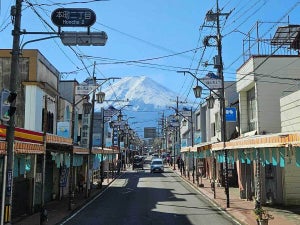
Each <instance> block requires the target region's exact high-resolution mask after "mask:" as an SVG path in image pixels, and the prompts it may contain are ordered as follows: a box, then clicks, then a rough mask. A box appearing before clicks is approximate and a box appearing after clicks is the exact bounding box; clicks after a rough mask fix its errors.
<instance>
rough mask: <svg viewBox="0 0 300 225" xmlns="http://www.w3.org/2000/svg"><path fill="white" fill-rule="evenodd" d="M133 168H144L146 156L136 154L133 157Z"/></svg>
mask: <svg viewBox="0 0 300 225" xmlns="http://www.w3.org/2000/svg"><path fill="white" fill-rule="evenodd" d="M132 169H133V170H135V169H142V170H143V169H144V157H143V156H139V155H136V156H134V157H133V162H132Z"/></svg>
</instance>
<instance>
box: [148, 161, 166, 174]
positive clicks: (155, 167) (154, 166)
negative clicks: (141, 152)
mask: <svg viewBox="0 0 300 225" xmlns="http://www.w3.org/2000/svg"><path fill="white" fill-rule="evenodd" d="M150 172H151V173H154V172H164V163H163V160H162V159H159V158H156V159H153V160H152V161H151V164H150Z"/></svg>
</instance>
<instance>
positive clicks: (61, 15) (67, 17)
mask: <svg viewBox="0 0 300 225" xmlns="http://www.w3.org/2000/svg"><path fill="white" fill-rule="evenodd" d="M51 20H52V22H53V23H54V24H55V25H56V26H58V27H90V26H92V25H93V24H94V23H95V22H96V14H95V12H94V11H93V10H91V9H86V8H58V9H55V10H54V11H53V12H52V14H51Z"/></svg>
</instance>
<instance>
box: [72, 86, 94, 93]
mask: <svg viewBox="0 0 300 225" xmlns="http://www.w3.org/2000/svg"><path fill="white" fill-rule="evenodd" d="M97 88H98V86H92V85H79V86H76V89H75V94H76V95H88V94H90V93H91V92H92V91H94V90H96V89H97Z"/></svg>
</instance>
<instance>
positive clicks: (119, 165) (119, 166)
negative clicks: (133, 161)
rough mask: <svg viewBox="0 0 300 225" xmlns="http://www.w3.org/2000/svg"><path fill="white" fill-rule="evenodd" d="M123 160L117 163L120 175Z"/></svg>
mask: <svg viewBox="0 0 300 225" xmlns="http://www.w3.org/2000/svg"><path fill="white" fill-rule="evenodd" d="M121 162H122V161H121V160H120V159H118V161H117V169H118V174H120V172H121Z"/></svg>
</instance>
